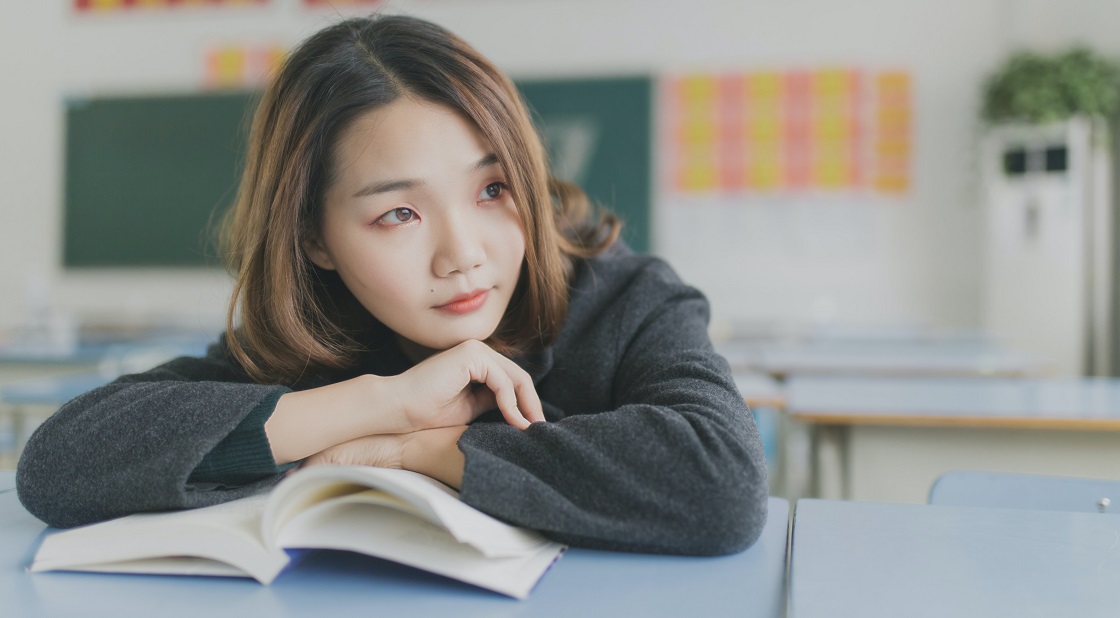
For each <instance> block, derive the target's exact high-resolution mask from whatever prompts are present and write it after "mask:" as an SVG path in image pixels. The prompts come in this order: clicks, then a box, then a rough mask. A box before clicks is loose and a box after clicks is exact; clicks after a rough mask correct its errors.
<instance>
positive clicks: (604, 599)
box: [0, 472, 789, 618]
mask: <svg viewBox="0 0 1120 618" xmlns="http://www.w3.org/2000/svg"><path fill="white" fill-rule="evenodd" d="M11 477H12V473H11V472H0V482H3V481H4V480H5V479H8V480H9V481H10V479H11ZM788 514H789V504H788V503H787V502H786V501H785V500H782V499H779V498H771V499H770V515H769V520H768V523H767V525H766V529H765V530H764V531H763V533H762V538H761V539H759V541H758V542H757V543H756V544H755V545H754V546H752V547H751V548H750V549H748V550H747V551H745V552H743V553H740V554H736V555H733V556H722V557H717V558H692V557H680V556H652V555H643V554H625V553H614V552H600V551H591V550H585V549H570V550H568V551H567V552H566V553H565V554H564V556H563V557H562V558H561V559H560V560H559V561H558V562H557V563H556V564H555V565H553V567H552V569H551V570H550V571H549V572H548V573H546V574H545V576H544V578H542V579H541V581H540V583H538V584H537V587H536V589H535V590H534V591H533V593H532V594H531V595H530V596H529V598H528V599H527V600H525V601H516V600H513V599H509V598H506V597H503V596H501V595H498V594H495V593H492V592H488V591H485V590H482V589H479V588H475V587H473V586H469V585H466V584H462V583H459V582H456V581H452V580H449V579H445V578H442V577H439V576H436V575H432V574H430V573H425V572H423V571H417V570H414V569H410V568H407V567H402V566H399V565H396V564H393V563H391V562H386V561H383V560H378V559H374V558H369V557H366V556H361V555H357V554H351V553H345V552H328V551H318V552H311V553H310V554H308V555H307V556H305V557H304V558H303V559H302V560H301V561H300V562H299V563H298V564H295V565H293V566H292V567H289V570H288V571H286V572H285V573H282V574H281V575H280V577H278V578H277V579H276V581H275V582H273V583H272V585H271V586H261V585H260V584H258V583H256V582H255V581H253V580H249V579H239V578H217V577H172V576H159V575H103V574H94V573H36V574H33V575H32V574H28V573H27V572H25V570H24V569H25V568H26V566H27V565H28V564H30V562H31V557H32V555H33V554H34V551H35V549H36V548H37V547H38V545H39V541H40V536H41V533H42V532H43V530H44V529H45V526H44V525H43V524H42V523H41V522H39V521H38V520H36V519H35V518H34V517H32V516H31V515H30V514H28V513H27V511H25V510H24V509H23V507H22V506H21V505H20V504H19V501H18V500H17V498H16V495H15V492H6V493H0V598H2V599H4V607H5V608H14V609H16V610H17V611H16V614H17V615H51V616H82V617H96V616H106V617H109V616H111V617H113V618H118V617H119V618H124V617H126V616H145V617H146V616H152V615H157V614H158V615H160V616H191V617H197V616H207V618H218V617H221V616H236V617H237V618H244V617H245V616H322V615H323V611H324V604H326V603H329V607H330V613H331V614H332V615H339V616H344V615H368V614H369V613H370V609H371V608H375V609H376V612H375V613H376V614H377V615H384V616H403V615H408V616H440V617H443V616H495V615H533V616H565V617H566V616H581V615H605V616H621V615H634V616H683V615H693V614H695V615H728V614H737V613H744V614H749V615H757V616H773V617H775V618H776V617H778V616H781V615H783V612H784V610H785V597H786V588H785V570H786V569H785V567H786V538H787V536H786V530H787V522H788Z"/></svg>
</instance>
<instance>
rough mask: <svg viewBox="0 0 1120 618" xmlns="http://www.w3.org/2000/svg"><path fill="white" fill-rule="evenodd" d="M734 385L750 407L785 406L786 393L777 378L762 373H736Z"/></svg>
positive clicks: (779, 407)
mask: <svg viewBox="0 0 1120 618" xmlns="http://www.w3.org/2000/svg"><path fill="white" fill-rule="evenodd" d="M734 377H735V386H736V388H738V389H739V393H740V394H741V395H742V396H743V400H744V401H746V402H747V405H748V406H750V407H752V408H777V409H779V410H782V409H785V407H786V393H785V391H784V390H782V385H781V384H779V383H778V381H777V380H775V379H774V378H771V377H770V376H768V375H766V374H764V373H736V374H735V376H734Z"/></svg>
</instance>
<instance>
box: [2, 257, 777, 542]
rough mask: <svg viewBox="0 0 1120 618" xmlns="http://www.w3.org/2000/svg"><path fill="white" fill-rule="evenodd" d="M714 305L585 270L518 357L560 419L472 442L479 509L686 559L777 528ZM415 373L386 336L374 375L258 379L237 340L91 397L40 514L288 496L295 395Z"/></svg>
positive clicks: (49, 448)
mask: <svg viewBox="0 0 1120 618" xmlns="http://www.w3.org/2000/svg"><path fill="white" fill-rule="evenodd" d="M707 323H708V304H707V301H706V300H705V299H704V297H703V296H702V295H701V294H700V293H699V292H698V291H697V290H695V289H694V288H691V287H688V286H686V285H684V284H683V283H681V281H680V279H679V278H678V277H677V276H676V274H675V273H674V272H673V271H672V269H670V268H669V266H667V265H666V264H665V263H664V262H662V261H660V260H658V259H656V258H653V257H649V256H640V255H634V254H630V253H628V252H626V251H612V252H610V255H604V256H600V257H597V258H594V259H591V260H587V261H581V262H579V263H578V264H577V268H576V271H575V274H574V275H573V281H572V287H571V302H570V307H569V312H568V316H567V319H566V321H565V323H564V327H563V329H562V331H561V333H560V335H559V337H558V338H557V340H556V342H555V343H554V344H553V345H552V346H550V347H549V348H548V349H546V350H545V351H544V352H543V353H539V354H536V355H533V356H531V357H526V358H518V359H515V360H516V361H517V362H518V364H520V365H521V366H522V367H524V368H525V369H526V370H527V371H528V372H529V373H530V375H532V376H533V381H534V383H535V384H536V387H537V392H538V393H539V395H540V398H541V401H542V402H543V403H544V411H545V416H546V418H547V419H548V421H549V422H547V423H537V424H534V425H532V426H531V427H529V428H528V429H527V430H524V431H521V430H518V429H515V428H513V427H511V426H509V425H506V424H505V423H503V422H500V421H501V418H500V416H498V415H497V414H496V413H490V414H487V415H484V416H483V417H481V418H480V419H479V420H478V421H476V422H475V423H473V424H472V425H471V426H470V427H469V428H468V429H467V431H466V432H465V433H464V434H463V436H462V438H460V440H459V448H460V450H462V452H463V454H464V456H465V459H466V468H465V470H464V474H463V486H462V489H461V497H462V500H463V501H464V502H466V503H467V504H470V505H471V506H474V507H475V508H478V509H480V510H482V511H484V512H487V513H490V514H492V515H494V516H496V517H499V518H501V519H504V520H506V521H509V522H511V523H514V524H517V525H521V526H526V527H529V528H535V529H537V530H540V531H542V532H543V533H544V534H545V535H546V536H548V537H550V538H552V539H554V540H557V541H560V542H563V543H569V544H572V545H577V546H583V547H593V548H603V549H615V550H628V551H642V552H657V553H679V554H722V553H729V552H734V551H738V550H741V549H743V548H745V547H747V546H749V545H750V544H751V543H753V542H754V540H755V539H756V538H757V537H758V535H759V534H760V532H761V531H762V527H763V524H764V523H765V520H766V495H767V482H766V467H765V460H764V457H763V451H762V446H761V443H760V441H759V436H758V431H757V429H756V428H755V425H754V421H753V420H752V418H751V415H750V413H749V411H748V410H747V407H746V405H745V404H744V402H743V399H742V397H741V396H740V395H739V393H738V392H737V390H736V388H735V385H734V382H733V381H732V378H731V373H730V370H729V367H728V365H727V362H726V361H725V360H724V359H723V358H722V357H720V356H719V355H717V354H716V353H715V352H714V351H713V350H712V345H711V342H710V341H709V339H708V335H707ZM408 367H409V362H408V361H407V360H406V359H405V357H404V355H403V354H402V353H401V352H400V350H399V349H398V348H397V347H396V345H395V343H393V339H392V338H391V337H390V336H389V334H388V333H387V332H386V333H375V334H372V335H371V337H370V341H369V345H368V352H367V353H366V354H364V355H363V357H362V361H361V363H360V366H358V367H355V369H354V370H353V371H350V372H339V373H337V374H334V375H328V376H315V377H310V378H307V379H304V380H301V381H300V382H299V383H296V384H292V385H289V386H275V385H262V384H255V383H253V382H252V381H251V380H250V379H249V378H248V377H247V376H246V375H245V374H244V372H243V371H242V370H241V369H240V367H239V366H237V365H236V363H235V362H234V361H232V360H230V359H229V357H228V355H227V353H226V348H225V346H224V344H223V343H222V342H219V343H217V344H215V345H214V346H211V349H210V350H209V352H208V354H207V356H206V357H204V358H179V359H175V360H173V361H171V362H169V363H167V364H165V365H162V366H160V367H157V368H155V369H152V370H151V371H147V372H145V373H141V374H136V375H130V376H124V377H122V378H120V379H118V380H116V381H115V382H113V383H111V384H109V385H106V386H104V387H101V388H98V389H96V390H94V391H91V392H89V393H87V394H85V395H82V396H80V397H78V398H76V399H74V400H73V401H71V402H69V403H68V404H66V405H65V406H63V407H62V408H61V409H60V410H59V411H58V412H57V413H55V414H54V415H53V416H51V417H50V418H49V419H48V420H47V421H46V422H44V423H43V424H42V425H41V426H40V427H39V429H38V430H37V431H36V432H35V433H34V435H33V436H32V437H31V439H30V440H29V441H28V444H27V447H26V449H25V450H24V452H23V455H22V457H21V459H20V461H19V467H18V470H17V474H16V481H17V487H18V491H19V497H20V500H21V501H22V502H23V504H24V506H25V507H26V508H27V510H28V511H30V512H31V513H33V514H34V515H35V516H37V517H39V518H40V519H42V520H43V521H45V522H47V523H49V524H51V525H53V526H58V527H67V526H75V525H80V524H85V523H89V522H95V521H100V520H104V519H109V518H112V517H118V516H121V515H125V514H129V513H137V512H143V511H160V510H168V509H180V508H190V507H200V506H206V505H211V504H216V503H219V502H224V501H227V500H232V499H235V498H240V497H243V496H247V495H250V494H253V493H256V492H259V491H262V490H264V489H267V488H268V487H270V486H272V485H273V484H274V483H276V482H277V481H278V480H279V478H281V473H282V471H283V467H278V466H276V464H275V462H274V461H273V459H272V455H271V450H270V447H269V444H268V440H267V438H266V437H265V434H264V429H263V425H264V422H265V420H267V419H268V417H269V415H270V414H271V413H272V410H273V409H274V407H275V405H276V400H277V399H279V397H280V396H281V395H283V394H284V393H286V392H289V391H291V390H301V389H307V388H314V387H316V386H321V385H324V384H327V383H330V382H334V381H339V380H343V379H347V378H349V377H353V376H355V375H358V374H361V373H373V374H377V375H396V374H399V373H401V372H402V371H404V370H406V369H407V368H408Z"/></svg>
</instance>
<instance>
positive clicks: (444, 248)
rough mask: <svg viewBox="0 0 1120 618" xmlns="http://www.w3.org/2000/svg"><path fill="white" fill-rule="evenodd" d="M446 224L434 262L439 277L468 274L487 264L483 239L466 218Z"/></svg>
mask: <svg viewBox="0 0 1120 618" xmlns="http://www.w3.org/2000/svg"><path fill="white" fill-rule="evenodd" d="M445 223H446V224H445V225H444V226H443V227H444V229H443V230H442V233H441V234H440V238H439V246H438V247H436V252H435V256H434V259H433V260H432V270H433V271H434V272H435V274H436V276H437V277H448V276H450V275H453V274H455V273H467V272H469V271H471V270H473V269H475V268H478V267H479V266H481V265H482V264H483V263H485V262H486V250H485V249H484V248H483V243H482V238H481V236H480V235H479V234H478V233H477V232H476V231H475V230H474V228H473V226H471V225H470V223H469V222H468V221H466V220H465V218H464V217H454V218H450V219H448V220H447V221H446V222H445Z"/></svg>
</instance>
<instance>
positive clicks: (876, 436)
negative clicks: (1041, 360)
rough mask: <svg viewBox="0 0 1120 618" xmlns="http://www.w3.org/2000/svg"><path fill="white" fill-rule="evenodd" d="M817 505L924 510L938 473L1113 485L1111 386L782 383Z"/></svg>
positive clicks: (1115, 396) (1092, 382)
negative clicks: (846, 502)
mask: <svg viewBox="0 0 1120 618" xmlns="http://www.w3.org/2000/svg"><path fill="white" fill-rule="evenodd" d="M786 392H787V396H788V399H789V404H788V410H789V414H790V417H791V419H792V420H793V421H794V422H797V423H803V424H806V425H808V426H809V429H810V435H811V440H812V447H811V449H812V450H811V453H812V459H813V461H812V463H811V466H810V474H811V475H812V477H813V479H814V480H815V483H814V485H815V489H816V491H815V492H814V493H815V495H816V496H818V497H824V498H850V499H855V500H883V501H892V502H914V503H921V502H925V500H926V496H927V494H928V492H929V489H930V486H931V485H932V484H933V482H934V481H935V480H936V479H937V478H938V477H939V476H940V475H941V474H943V473H945V472H948V471H950V470H961V469H969V470H987V471H991V472H1022V473H1031V474H1059V475H1067V476H1086V477H1096V478H1120V380H1118V379H1109V378H1069V379H1037V378H1002V379H1000V378H836V377H794V378H791V379H790V380H789V382H788V383H787V384H786Z"/></svg>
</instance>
